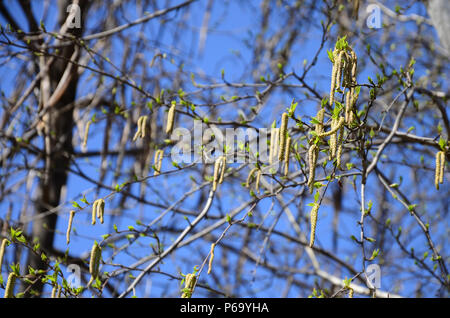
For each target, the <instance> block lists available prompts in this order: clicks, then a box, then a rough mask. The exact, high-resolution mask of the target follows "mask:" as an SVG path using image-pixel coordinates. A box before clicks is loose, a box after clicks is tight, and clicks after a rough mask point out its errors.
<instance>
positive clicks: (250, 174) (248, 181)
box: [245, 168, 258, 188]
mask: <svg viewBox="0 0 450 318" xmlns="http://www.w3.org/2000/svg"><path fill="white" fill-rule="evenodd" d="M255 171H258V168H253V169H252V170H250V173H249V174H248V176H247V182H246V183H245V187H246V188H248V187H250V182H251V180H252V177H253V174H254V173H255Z"/></svg>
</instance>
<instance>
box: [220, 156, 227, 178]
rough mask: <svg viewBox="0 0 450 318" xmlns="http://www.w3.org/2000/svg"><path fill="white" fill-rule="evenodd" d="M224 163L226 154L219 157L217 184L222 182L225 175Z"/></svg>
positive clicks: (225, 162) (225, 163)
mask: <svg viewBox="0 0 450 318" xmlns="http://www.w3.org/2000/svg"><path fill="white" fill-rule="evenodd" d="M226 165H227V157H226V156H222V157H221V169H220V177H219V184H222V182H223V179H224V177H225V168H226Z"/></svg>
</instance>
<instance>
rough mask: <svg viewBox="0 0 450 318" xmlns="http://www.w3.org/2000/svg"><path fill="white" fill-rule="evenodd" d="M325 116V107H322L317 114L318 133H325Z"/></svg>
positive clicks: (316, 127)
mask: <svg viewBox="0 0 450 318" xmlns="http://www.w3.org/2000/svg"><path fill="white" fill-rule="evenodd" d="M324 116H325V108H321V109H320V110H319V111H318V112H317V115H316V118H317V121H318V122H319V123H318V124H316V126H315V130H316V134H318V135H319V134H321V133H323V119H324Z"/></svg>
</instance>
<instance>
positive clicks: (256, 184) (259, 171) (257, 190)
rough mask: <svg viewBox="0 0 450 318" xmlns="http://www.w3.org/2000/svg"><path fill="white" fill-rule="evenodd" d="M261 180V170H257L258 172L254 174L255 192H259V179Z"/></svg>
mask: <svg viewBox="0 0 450 318" xmlns="http://www.w3.org/2000/svg"><path fill="white" fill-rule="evenodd" d="M260 180H261V170H258V173H257V174H256V181H255V192H256V193H259V181H260Z"/></svg>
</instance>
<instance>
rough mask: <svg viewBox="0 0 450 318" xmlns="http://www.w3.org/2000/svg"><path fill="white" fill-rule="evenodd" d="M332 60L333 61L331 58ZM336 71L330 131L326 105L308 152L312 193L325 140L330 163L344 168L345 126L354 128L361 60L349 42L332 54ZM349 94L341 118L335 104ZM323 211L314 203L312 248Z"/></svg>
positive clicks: (317, 117) (333, 84)
mask: <svg viewBox="0 0 450 318" xmlns="http://www.w3.org/2000/svg"><path fill="white" fill-rule="evenodd" d="M330 58H331V57H330ZM331 60H332V63H333V69H332V72H331V88H330V99H329V106H330V107H331V108H332V116H331V124H330V126H331V127H330V130H328V131H325V128H324V117H325V108H324V106H325V105H322V107H321V109H320V110H319V111H318V112H317V115H316V124H315V130H314V132H313V138H311V145H310V147H309V150H308V164H309V176H308V183H307V185H308V187H309V188H310V192H311V193H313V191H314V179H315V170H316V165H317V159H318V156H319V150H320V145H321V143H322V142H323V139H324V138H325V137H330V138H329V145H330V148H329V157H328V158H329V160H333V159H335V160H336V167H337V168H340V166H341V155H342V147H343V145H342V144H343V141H344V125H350V124H351V123H352V122H353V121H354V106H355V103H356V99H357V98H358V93H357V92H356V89H355V88H356V86H357V83H356V66H357V57H356V54H355V52H354V51H353V50H352V48H351V47H350V46H349V45H348V44H347V43H346V42H345V38H344V39H341V40H338V42H337V43H336V46H335V49H334V51H333V52H332V58H331ZM336 91H337V92H340V93H343V94H344V93H345V109H344V114H343V115H341V112H342V109H341V104H340V103H335V93H336ZM333 105H334V108H333ZM319 207H320V203H319V202H317V201H316V202H314V204H313V207H312V209H311V215H310V221H311V235H310V244H309V245H310V247H312V246H313V245H314V239H315V232H316V225H317V214H318V210H319Z"/></svg>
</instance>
